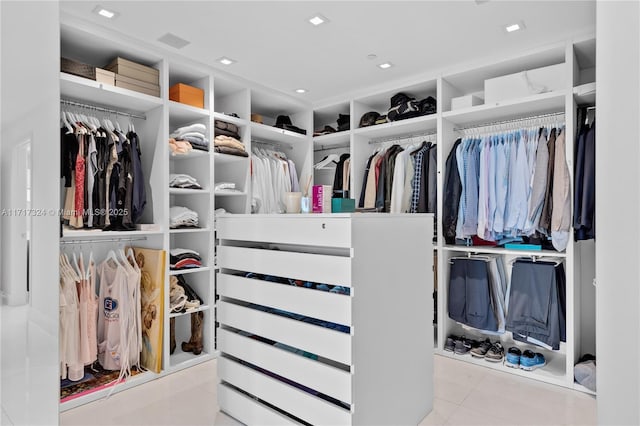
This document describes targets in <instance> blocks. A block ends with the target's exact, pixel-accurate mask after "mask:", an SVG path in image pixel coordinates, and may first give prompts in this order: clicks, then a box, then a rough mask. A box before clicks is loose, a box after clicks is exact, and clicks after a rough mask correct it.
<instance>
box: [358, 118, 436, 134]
mask: <svg viewBox="0 0 640 426" xmlns="http://www.w3.org/2000/svg"><path fill="white" fill-rule="evenodd" d="M437 117H438V114H429V115H422V116H420V117H414V118H409V119H406V120H399V121H391V122H389V123H384V124H377V125H374V126H367V127H359V128H357V129H355V130H354V131H353V134H354V135H358V136H366V137H368V138H372V139H376V138H388V137H394V136H398V137H401V136H406V135H412V134H420V133H427V132H430V131H433V130H436V128H437V123H438V120H437Z"/></svg>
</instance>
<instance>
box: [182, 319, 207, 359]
mask: <svg viewBox="0 0 640 426" xmlns="http://www.w3.org/2000/svg"><path fill="white" fill-rule="evenodd" d="M203 323H204V313H203V312H202V311H200V312H194V313H192V314H191V339H190V340H189V341H188V342H182V350H183V351H184V352H193V354H194V355H200V353H201V352H202V326H203Z"/></svg>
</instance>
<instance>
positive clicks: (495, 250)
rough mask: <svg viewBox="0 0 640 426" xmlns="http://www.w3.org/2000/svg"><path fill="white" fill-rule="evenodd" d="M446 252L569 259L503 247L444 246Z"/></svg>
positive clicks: (558, 254) (553, 253) (561, 254)
mask: <svg viewBox="0 0 640 426" xmlns="http://www.w3.org/2000/svg"><path fill="white" fill-rule="evenodd" d="M442 249H443V250H444V251H457V252H465V253H479V254H510V255H515V256H545V257H567V253H566V252H557V251H555V250H513V249H511V250H508V249H504V248H501V247H489V246H456V245H444V246H442Z"/></svg>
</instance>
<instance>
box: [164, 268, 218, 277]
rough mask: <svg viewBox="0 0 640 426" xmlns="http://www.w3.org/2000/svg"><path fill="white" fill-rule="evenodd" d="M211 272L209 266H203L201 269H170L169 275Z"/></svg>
mask: <svg viewBox="0 0 640 426" xmlns="http://www.w3.org/2000/svg"><path fill="white" fill-rule="evenodd" d="M210 270H211V268H210V267H208V266H202V267H200V268H186V269H170V270H169V275H184V274H193V273H196V272H204V271H210Z"/></svg>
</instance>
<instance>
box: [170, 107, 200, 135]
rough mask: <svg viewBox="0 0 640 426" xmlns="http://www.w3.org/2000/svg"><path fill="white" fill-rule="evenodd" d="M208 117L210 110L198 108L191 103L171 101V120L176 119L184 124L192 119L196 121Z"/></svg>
mask: <svg viewBox="0 0 640 426" xmlns="http://www.w3.org/2000/svg"><path fill="white" fill-rule="evenodd" d="M207 117H209V110H206V109H203V108H196V107H193V106H191V105H185V104H183V103H180V102H175V101H169V120H170V121H173V120H176V121H177V122H179V123H181V124H184V123H187V122H188V121H190V120H191V121H195V120H198V119H201V118H207ZM171 130H173V129H171Z"/></svg>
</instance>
